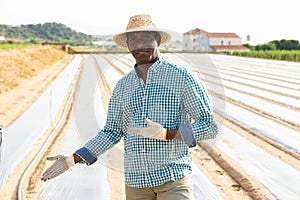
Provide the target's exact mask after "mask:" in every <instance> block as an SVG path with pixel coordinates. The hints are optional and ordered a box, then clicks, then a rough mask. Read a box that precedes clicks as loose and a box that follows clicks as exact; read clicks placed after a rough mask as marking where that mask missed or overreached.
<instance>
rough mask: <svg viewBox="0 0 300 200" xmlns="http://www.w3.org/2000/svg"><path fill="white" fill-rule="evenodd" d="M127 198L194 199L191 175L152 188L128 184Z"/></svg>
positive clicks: (127, 199) (146, 199)
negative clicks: (133, 186) (132, 186)
mask: <svg viewBox="0 0 300 200" xmlns="http://www.w3.org/2000/svg"><path fill="white" fill-rule="evenodd" d="M125 190H126V200H193V199H194V198H193V184H192V179H191V175H190V174H188V175H186V176H185V177H183V178H181V179H179V180H177V181H170V182H167V183H165V184H163V185H159V186H156V187H151V188H131V187H128V186H127V185H126V187H125Z"/></svg>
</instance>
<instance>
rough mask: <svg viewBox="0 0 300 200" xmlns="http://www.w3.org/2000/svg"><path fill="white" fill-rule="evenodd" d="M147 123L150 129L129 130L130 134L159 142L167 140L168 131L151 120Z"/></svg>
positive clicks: (147, 120) (131, 128) (134, 128)
mask: <svg viewBox="0 0 300 200" xmlns="http://www.w3.org/2000/svg"><path fill="white" fill-rule="evenodd" d="M145 123H146V124H147V125H148V127H145V128H136V127H130V128H128V132H131V133H136V134H139V135H141V136H144V137H146V138H153V139H158V140H167V129H166V128H164V127H163V126H162V125H160V124H159V123H156V122H152V121H151V120H150V119H146V120H145Z"/></svg>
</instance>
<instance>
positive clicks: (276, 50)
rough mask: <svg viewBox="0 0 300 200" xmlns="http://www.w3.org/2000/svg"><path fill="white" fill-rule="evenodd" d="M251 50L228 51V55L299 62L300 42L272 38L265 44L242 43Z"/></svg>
mask: <svg viewBox="0 0 300 200" xmlns="http://www.w3.org/2000/svg"><path fill="white" fill-rule="evenodd" d="M244 46H246V47H248V48H249V49H250V50H251V51H248V52H230V53H228V54H230V55H236V56H246V57H254V58H265V59H275V60H286V61H295V62H300V43H299V41H297V40H284V39H283V40H273V41H271V42H268V43H265V44H259V45H256V46H251V45H249V44H244Z"/></svg>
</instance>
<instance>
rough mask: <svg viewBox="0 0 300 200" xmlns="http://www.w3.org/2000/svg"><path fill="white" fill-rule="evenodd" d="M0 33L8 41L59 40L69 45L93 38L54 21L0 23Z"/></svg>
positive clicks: (84, 43)
mask: <svg viewBox="0 0 300 200" xmlns="http://www.w3.org/2000/svg"><path fill="white" fill-rule="evenodd" d="M0 35H3V36H5V37H6V38H7V39H8V41H18V42H20V41H22V42H27V43H41V42H46V43H47V42H49V43H51V42H59V43H67V44H70V45H86V44H90V43H91V41H92V40H93V36H91V35H87V34H85V33H81V32H76V31H75V30H72V29H71V28H69V27H67V26H65V25H64V24H61V23H55V22H53V23H44V24H28V25H20V26H10V25H4V24H0ZM11 43H12V42H11Z"/></svg>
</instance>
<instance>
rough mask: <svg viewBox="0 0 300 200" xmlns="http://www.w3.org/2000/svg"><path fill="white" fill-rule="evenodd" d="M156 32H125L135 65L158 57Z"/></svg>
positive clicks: (158, 41)
mask: <svg viewBox="0 0 300 200" xmlns="http://www.w3.org/2000/svg"><path fill="white" fill-rule="evenodd" d="M159 43H160V38H159V35H158V33H156V32H150V31H140V32H132V33H127V46H128V49H129V51H130V52H131V54H132V55H133V57H134V58H135V60H136V63H137V65H141V64H147V63H152V62H153V61H155V60H156V59H157V58H158V46H159Z"/></svg>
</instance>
